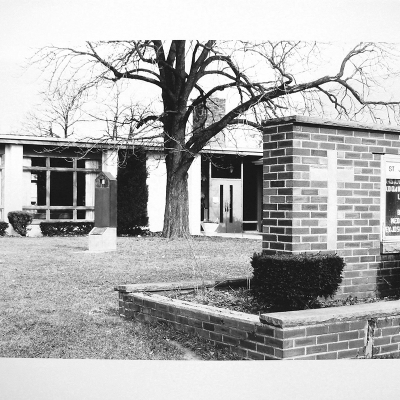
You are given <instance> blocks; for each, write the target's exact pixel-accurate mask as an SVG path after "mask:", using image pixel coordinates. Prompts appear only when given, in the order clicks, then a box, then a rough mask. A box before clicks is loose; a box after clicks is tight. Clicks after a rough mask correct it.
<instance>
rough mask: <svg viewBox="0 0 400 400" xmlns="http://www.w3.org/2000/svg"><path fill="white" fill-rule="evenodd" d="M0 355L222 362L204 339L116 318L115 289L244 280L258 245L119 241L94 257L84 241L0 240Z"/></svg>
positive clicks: (254, 242)
mask: <svg viewBox="0 0 400 400" xmlns="http://www.w3.org/2000/svg"><path fill="white" fill-rule="evenodd" d="M0 248H1V251H0V271H1V272H0V277H1V278H0V300H1V302H0V357H41V358H49V357H50V358H101V359H132V360H135V359H136V360H137V359H141V360H145V359H146V360H148V359H158V360H161V359H173V360H179V359H182V358H183V355H184V354H183V352H182V350H181V349H179V348H177V347H176V346H175V345H174V344H173V342H172V341H171V339H174V340H176V341H179V342H180V343H181V344H184V345H185V346H186V347H190V348H192V350H194V351H195V352H196V353H198V354H199V355H200V356H201V357H202V358H206V359H218V358H219V359H221V358H222V359H224V355H223V354H222V353H221V352H218V351H217V352H215V351H214V349H213V348H210V346H208V345H207V344H206V343H205V342H204V341H202V340H200V339H195V338H192V337H187V336H185V335H178V336H177V335H176V334H175V333H174V332H173V331H172V330H169V329H166V328H164V327H161V326H149V325H143V324H140V323H135V322H133V321H125V320H123V319H122V318H120V317H119V316H118V312H117V307H118V294H117V292H115V291H114V290H113V289H114V286H116V285H118V284H125V283H145V282H168V281H179V280H192V279H193V278H197V279H201V278H205V279H214V278H224V277H235V276H243V275H246V274H249V273H250V257H251V256H252V255H253V253H254V252H259V251H261V242H260V241H258V240H246V239H222V238H206V237H196V238H191V239H189V240H185V239H182V240H167V239H163V238H152V237H148V238H118V250H117V251H116V252H110V253H101V254H96V253H89V252H87V251H86V250H87V248H88V238H87V237H83V238H82V237H81V238H79V237H71V238H60V237H57V238H16V237H4V238H0Z"/></svg>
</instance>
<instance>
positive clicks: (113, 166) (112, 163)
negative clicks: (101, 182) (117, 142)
mask: <svg viewBox="0 0 400 400" xmlns="http://www.w3.org/2000/svg"><path fill="white" fill-rule="evenodd" d="M101 163H102V171H103V172H109V173H110V174H111V175H112V176H114V177H117V174H118V150H116V149H111V150H104V151H103V153H102V157H101Z"/></svg>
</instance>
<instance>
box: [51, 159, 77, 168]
mask: <svg viewBox="0 0 400 400" xmlns="http://www.w3.org/2000/svg"><path fill="white" fill-rule="evenodd" d="M73 166H74V163H73V160H72V158H50V167H56V168H72V167H73Z"/></svg>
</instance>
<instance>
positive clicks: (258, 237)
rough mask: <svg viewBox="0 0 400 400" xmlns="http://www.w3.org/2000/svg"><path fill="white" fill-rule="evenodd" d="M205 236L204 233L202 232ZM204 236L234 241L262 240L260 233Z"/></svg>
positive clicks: (218, 233)
mask: <svg viewBox="0 0 400 400" xmlns="http://www.w3.org/2000/svg"><path fill="white" fill-rule="evenodd" d="M202 234H203V235H204V232H202ZM204 236H214V237H224V238H233V239H254V240H261V239H262V234H261V233H260V232H240V233H222V232H221V233H220V232H217V233H213V234H211V235H210V234H209V235H204Z"/></svg>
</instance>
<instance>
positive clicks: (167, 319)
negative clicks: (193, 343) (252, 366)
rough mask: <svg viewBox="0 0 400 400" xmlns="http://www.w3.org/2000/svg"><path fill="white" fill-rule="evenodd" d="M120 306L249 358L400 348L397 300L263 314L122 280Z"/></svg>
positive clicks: (361, 354)
mask: <svg viewBox="0 0 400 400" xmlns="http://www.w3.org/2000/svg"><path fill="white" fill-rule="evenodd" d="M163 289H165V286H164V287H163ZM175 289H176V288H175ZM129 290H135V289H134V285H129ZM119 312H120V315H121V316H122V317H124V318H126V319H133V320H136V321H140V322H162V323H168V324H169V325H171V326H173V327H174V328H175V329H177V330H181V331H185V332H188V333H191V334H197V335H199V336H201V337H203V338H205V339H207V340H209V341H211V342H212V343H213V344H214V345H216V346H220V347H225V348H228V349H229V350H230V351H234V352H236V353H237V354H239V356H241V357H242V358H244V359H254V360H273V359H313V360H319V359H341V358H370V357H372V356H374V355H387V354H396V355H399V354H400V348H399V343H400V305H399V304H398V302H397V301H393V302H382V303H370V304H362V305H356V306H348V307H334V308H329V309H317V310H305V311H290V312H286V313H271V314H261V315H260V316H257V315H250V314H246V313H241V312H235V311H230V310H226V309H221V308H216V307H211V306H206V305H200V304H194V303H189V302H186V301H180V300H176V299H169V298H167V297H165V296H162V295H159V294H155V293H151V292H146V293H143V292H142V293H139V292H130V293H128V292H125V291H124V287H123V286H120V287H119Z"/></svg>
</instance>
